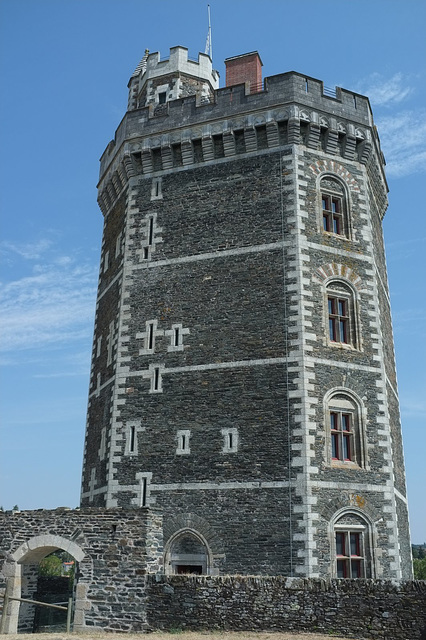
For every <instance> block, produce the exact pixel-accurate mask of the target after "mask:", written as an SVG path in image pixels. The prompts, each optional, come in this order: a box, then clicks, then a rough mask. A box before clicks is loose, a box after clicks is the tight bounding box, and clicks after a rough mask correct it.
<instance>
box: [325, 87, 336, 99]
mask: <svg viewBox="0 0 426 640" xmlns="http://www.w3.org/2000/svg"><path fill="white" fill-rule="evenodd" d="M323 94H324V95H325V96H328V97H329V98H337V91H336V87H324V88H323Z"/></svg>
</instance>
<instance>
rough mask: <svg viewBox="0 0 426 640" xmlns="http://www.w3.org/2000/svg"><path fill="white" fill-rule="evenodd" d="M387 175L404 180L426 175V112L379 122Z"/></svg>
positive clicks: (393, 117) (385, 117)
mask: <svg viewBox="0 0 426 640" xmlns="http://www.w3.org/2000/svg"><path fill="white" fill-rule="evenodd" d="M377 127H378V130H379V132H380V141H381V145H382V149H383V152H384V154H385V158H386V162H387V164H386V173H387V175H389V176H393V177H402V176H407V175H411V174H413V173H421V172H424V171H426V111H424V110H418V111H402V112H400V113H396V114H394V115H389V116H383V117H379V118H378V119H377Z"/></svg>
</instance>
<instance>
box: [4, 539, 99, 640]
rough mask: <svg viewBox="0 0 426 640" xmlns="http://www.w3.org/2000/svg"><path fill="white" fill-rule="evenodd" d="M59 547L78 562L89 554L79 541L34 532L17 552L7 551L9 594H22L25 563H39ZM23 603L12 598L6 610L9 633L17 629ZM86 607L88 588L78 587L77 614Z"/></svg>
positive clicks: (6, 564) (5, 568)
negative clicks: (35, 534)
mask: <svg viewBox="0 0 426 640" xmlns="http://www.w3.org/2000/svg"><path fill="white" fill-rule="evenodd" d="M57 549H61V550H63V551H66V552H67V553H69V554H70V555H71V556H72V557H73V558H74V559H75V560H76V562H78V563H80V562H82V561H83V560H84V558H85V557H86V554H85V553H84V551H83V550H82V548H81V547H80V546H79V545H78V544H76V543H75V542H73V541H72V540H68V539H67V538H64V537H62V536H58V535H52V534H43V535H39V536H34V537H33V538H30V539H29V540H27V541H26V542H23V543H22V544H21V545H20V546H19V547H18V548H17V549H16V550H15V551H14V552H13V553H7V554H4V555H5V562H4V565H3V569H2V574H3V576H4V577H5V579H6V585H7V586H6V588H7V591H8V594H9V597H11V598H21V597H22V596H21V593H22V590H21V585H22V574H23V566H24V565H31V564H38V563H39V562H40V560H42V559H43V558H45V557H46V556H48V555H49V554H50V553H52V552H53V551H56V550H57ZM20 605H21V603H20V602H19V601H17V600H10V602H9V607H8V612H6V625H5V633H17V631H18V620H19V610H20ZM86 608H87V603H86V590H85V589H84V588H83V589H76V600H75V603H74V609H75V614H76V617H77V618H78V614H80V616H83V615H84V610H85V609H86Z"/></svg>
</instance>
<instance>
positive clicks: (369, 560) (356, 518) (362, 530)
mask: <svg viewBox="0 0 426 640" xmlns="http://www.w3.org/2000/svg"><path fill="white" fill-rule="evenodd" d="M349 498H350V501H351V502H352V504H351V505H349V506H345V507H342V508H340V509H339V510H338V511H336V512H335V513H334V514H333V516H332V518H331V519H330V522H329V529H328V533H329V541H330V558H331V563H330V575H331V577H334V578H335V577H343V576H337V572H336V557H337V552H336V532H341V533H343V532H354V533H355V534H359V536H362V549H359V551H360V553H361V554H362V562H363V563H364V568H363V572H362V575H361V576H354V577H363V578H373V579H374V578H376V577H377V566H376V563H377V558H376V557H375V554H374V549H375V548H376V546H377V540H376V538H377V534H376V528H375V526H374V522H373V520H372V519H371V518H370V516H369V515H368V513H366V510H365V509H364V508H361V507H359V506H356V505H357V500H358V504H360V505H362V507H363V506H364V504H365V503H364V502H363V500H364V499H363V498H362V496H359V495H355V494H350V495H349ZM345 561H346V560H342V562H345ZM346 562H349V563H350V562H351V560H348V561H346ZM345 577H351V576H345Z"/></svg>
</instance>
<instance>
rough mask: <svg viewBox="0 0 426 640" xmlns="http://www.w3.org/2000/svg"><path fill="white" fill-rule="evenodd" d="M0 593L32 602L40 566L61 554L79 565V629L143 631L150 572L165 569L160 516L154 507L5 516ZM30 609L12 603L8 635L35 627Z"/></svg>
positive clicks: (0, 531) (0, 527)
mask: <svg viewBox="0 0 426 640" xmlns="http://www.w3.org/2000/svg"><path fill="white" fill-rule="evenodd" d="M0 540H1V553H0V593H4V589H5V588H6V585H7V588H8V593H9V596H10V597H12V598H21V597H25V598H29V599H34V595H35V592H36V589H37V580H36V575H37V567H38V564H39V562H40V560H42V558H44V557H45V556H47V555H49V554H50V553H52V552H53V551H55V550H57V549H59V550H61V551H67V552H68V553H69V554H70V555H71V556H72V557H73V558H74V559H75V560H76V562H77V571H76V585H75V598H74V616H73V617H74V630H75V631H81V630H82V629H84V628H89V627H90V628H93V627H99V628H102V629H107V630H110V631H115V630H120V631H144V630H146V629H147V628H148V624H147V622H146V613H145V611H146V607H145V600H146V591H145V587H146V574H148V573H155V572H158V571H160V570H161V563H162V518H161V516H160V515H159V514H157V513H156V512H155V511H154V510H148V509H130V510H124V509H108V510H106V509H81V510H78V509H76V510H63V509H62V510H61V509H59V510H58V509H56V510H52V511H48V510H43V509H40V510H37V511H24V512H20V513H19V512H18V513H1V512H0ZM33 613H34V610H33V608H32V605H29V606H27V605H21V606H20V604H19V602H18V601H15V600H11V601H10V604H9V607H8V618H7V624H6V629H5V631H6V633H16V630H17V629H18V630H19V631H26V630H31V628H32V620H33V617H34V616H33Z"/></svg>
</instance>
